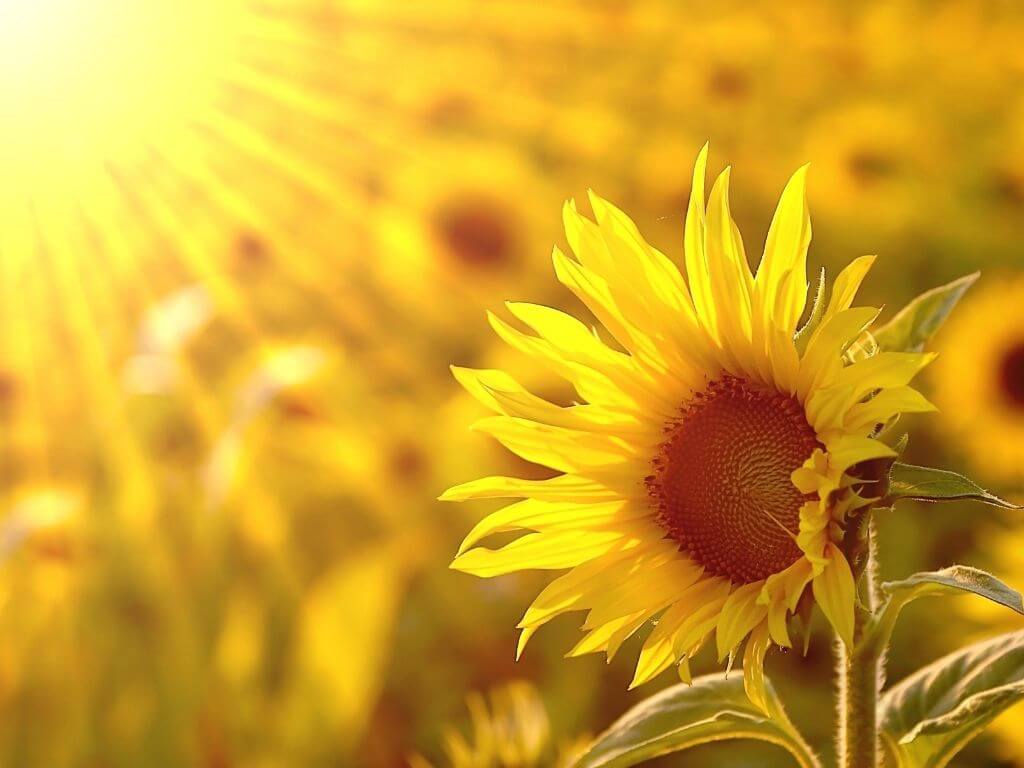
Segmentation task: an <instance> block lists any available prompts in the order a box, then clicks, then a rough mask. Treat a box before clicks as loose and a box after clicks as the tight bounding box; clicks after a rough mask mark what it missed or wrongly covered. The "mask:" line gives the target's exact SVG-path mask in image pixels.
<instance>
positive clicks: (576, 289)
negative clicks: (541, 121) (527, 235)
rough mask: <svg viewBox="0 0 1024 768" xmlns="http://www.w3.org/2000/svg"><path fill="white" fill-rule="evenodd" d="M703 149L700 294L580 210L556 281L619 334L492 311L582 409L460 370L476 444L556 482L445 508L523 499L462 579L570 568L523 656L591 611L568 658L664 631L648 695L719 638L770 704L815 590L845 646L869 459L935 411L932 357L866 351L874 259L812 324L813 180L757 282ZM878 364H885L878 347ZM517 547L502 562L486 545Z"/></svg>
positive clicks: (598, 202) (470, 557) (643, 677)
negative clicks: (924, 387)
mask: <svg viewBox="0 0 1024 768" xmlns="http://www.w3.org/2000/svg"><path fill="white" fill-rule="evenodd" d="M706 164H707V147H706V146H705V148H704V149H703V150H702V151H701V152H700V154H699V156H698V158H697V162H696V167H695V169H694V176H693V186H692V189H691V196H690V202H689V207H688V210H687V214H686V225H685V234H684V261H685V267H686V270H685V271H686V275H687V279H686V280H684V278H683V275H682V274H681V272H680V270H679V269H678V268H677V266H676V265H675V264H674V263H673V262H672V261H670V260H669V259H668V258H667V257H666V256H664V255H663V254H662V253H660V252H659V251H657V250H656V249H655V248H653V247H652V246H650V245H649V244H648V243H647V242H646V241H645V240H644V239H643V238H642V236H641V235H640V233H639V231H638V230H637V229H636V227H635V225H634V224H633V222H632V221H631V220H630V219H629V218H628V217H627V216H626V215H625V214H624V213H622V212H621V211H620V210H618V209H617V208H615V207H614V206H613V205H611V204H610V203H608V202H607V201H605V200H603V199H602V198H600V197H598V196H596V195H594V194H591V196H590V203H591V206H592V208H593V211H594V214H595V218H596V222H595V221H591V220H590V219H588V218H586V217H584V216H582V215H581V214H580V213H579V211H578V209H577V206H576V205H575V203H574V202H571V201H570V202H568V203H566V205H565V207H564V210H563V213H564V224H565V231H566V235H567V239H568V242H569V244H570V246H571V248H572V251H573V252H574V253H575V255H576V258H575V259H573V258H570V257H568V256H566V255H565V254H564V253H563V252H562V251H561V250H559V249H558V248H557V247H556V248H555V249H554V254H553V259H554V267H555V273H556V275H557V276H558V279H559V280H560V281H561V282H562V283H563V284H564V285H565V286H567V287H568V288H569V289H570V290H571V291H572V292H573V293H574V294H575V295H576V296H577V297H578V298H579V299H580V300H581V301H582V302H583V303H584V304H585V305H586V306H587V307H588V308H589V309H590V311H591V312H593V314H594V315H595V316H596V318H597V319H598V320H599V321H600V323H601V325H603V326H604V329H605V331H607V334H608V335H610V337H611V338H610V339H608V340H605V339H604V338H603V337H602V336H601V335H600V334H599V331H597V330H596V329H595V330H593V331H592V330H591V329H589V328H588V327H587V326H586V325H585V324H583V323H582V322H580V321H578V320H576V319H574V318H573V317H570V316H569V315H567V314H564V313H562V312H560V311H557V310H555V309H551V308H549V307H545V306H540V305H535V304H526V303H510V304H508V308H509V310H510V312H511V313H512V314H513V315H514V316H515V317H516V318H517V319H518V320H519V321H521V322H522V323H524V324H525V325H527V326H529V327H530V328H531V329H532V330H533V331H534V332H535V334H536V335H532V334H528V333H524V332H521V331H519V330H517V329H515V328H514V327H512V326H511V325H509V324H508V323H506V322H505V321H503V320H500V319H499V318H497V317H496V316H493V315H492V316H491V324H492V325H493V327H494V329H495V330H496V331H497V333H498V334H499V335H500V336H501V337H502V338H504V339H505V340H506V341H507V342H508V343H510V344H511V345H513V346H514V347H517V348H518V349H519V350H521V351H522V352H524V353H525V354H527V355H528V356H530V358H532V359H533V360H534V361H535V362H536V363H537V364H540V365H544V366H548V367H550V368H551V369H552V370H554V371H555V372H557V373H559V374H560V375H562V376H564V377H565V378H566V379H568V380H569V381H570V382H571V383H572V384H573V386H574V387H575V390H576V392H577V393H578V396H579V399H580V401H581V402H579V403H577V404H573V405H569V406H566V407H560V406H558V405H556V404H554V403H550V402H548V401H546V400H543V399H542V398H539V397H537V396H535V395H533V394H531V393H530V392H528V391H526V390H525V389H523V388H522V387H521V386H520V385H519V384H518V383H517V382H516V381H515V380H514V379H513V378H512V377H510V376H508V375H507V374H505V373H504V372H502V371H498V370H470V369H465V368H454V369H453V370H454V373H455V375H456V377H457V378H458V379H459V381H460V382H461V383H462V384H463V385H464V386H465V387H466V388H467V389H468V390H469V391H470V392H471V393H472V394H473V395H475V396H476V397H477V398H478V399H479V400H480V401H481V402H483V403H484V404H485V405H487V406H489V407H490V408H491V409H492V410H494V411H496V412H497V414H498V415H496V416H492V417H489V418H486V419H484V420H482V421H480V422H479V423H478V424H477V425H476V426H477V428H478V429H480V430H482V431H483V432H485V433H488V434H490V435H492V436H494V437H495V438H497V439H498V440H499V441H500V442H501V443H502V444H503V445H505V446H506V447H507V448H508V449H510V450H512V451H513V452H515V453H517V454H518V455H520V456H521V457H522V458H524V459H526V460H528V461H531V462H535V463H538V464H542V465H545V466H547V467H549V468H551V469H553V470H555V471H557V473H558V474H556V475H554V476H552V477H550V478H548V479H542V480H533V481H527V480H522V479H519V478H514V477H486V478H483V479H479V480H476V481H473V482H469V483H466V484H463V485H459V486H456V487H454V488H451V489H449V490H448V491H447V492H445V493H444V494H443V495H442V499H446V500H454V501H462V500H466V499H482V498H495V497H498V498H513V499H520V500H519V501H517V502H516V503H513V504H511V505H510V506H506V507H504V508H502V509H500V510H499V511H497V512H495V513H493V514H491V515H490V516H488V517H486V518H485V519H484V520H483V521H482V522H480V523H479V524H478V525H477V526H476V527H475V528H474V529H473V530H472V531H471V532H470V533H469V535H468V536H467V537H466V539H465V541H464V542H463V544H462V546H461V548H460V550H459V553H458V555H457V557H456V558H455V560H454V562H453V563H452V567H453V568H455V569H456V570H460V571H464V572H467V573H471V574H476V575H478V576H484V577H489V576H497V575H500V574H504V573H509V572H512V571H517V570H523V569H533V568H539V569H551V570H563V569H568V572H567V573H564V574H563V575H560V576H559V577H558V578H556V579H555V580H554V581H552V582H551V583H550V584H549V585H548V586H547V587H546V588H545V589H544V590H543V591H542V592H541V593H540V595H539V596H538V597H537V598H536V599H535V601H534V602H533V604H532V605H531V606H530V608H529V609H528V610H527V611H526V614H525V615H524V617H523V619H522V621H521V623H520V625H519V626H520V627H521V629H522V630H523V631H522V635H521V637H520V641H519V649H518V652H519V653H521V652H522V650H523V647H524V646H525V644H526V642H527V640H528V639H529V638H530V636H532V635H533V634H534V633H535V632H536V631H537V629H538V628H539V627H540V626H542V625H543V624H545V623H546V622H548V621H550V620H551V619H552V618H554V617H555V616H558V615H560V614H562V613H565V612H568V611H577V610H587V611H589V613H588V615H587V618H586V621H585V623H584V624H583V630H584V631H585V632H586V634H585V636H584V637H583V639H582V640H581V641H580V642H579V643H578V644H577V645H576V647H575V648H573V649H572V651H570V655H577V654H583V653H588V652H593V651H605V652H606V653H607V654H608V656H609V657H611V656H612V655H613V654H614V653H615V652H616V651H617V649H618V648H619V647H620V646H621V645H622V643H623V642H624V641H625V640H626V639H627V638H628V637H630V636H631V635H633V634H634V633H636V632H637V631H638V630H640V629H641V627H643V626H644V625H646V624H648V623H649V622H652V620H657V621H656V624H655V626H654V628H653V630H652V631H651V632H650V634H649V635H648V636H647V638H646V640H645V642H644V643H643V646H642V649H641V651H640V657H639V661H638V664H637V667H636V674H635V676H634V678H633V683H632V686H636V685H639V684H641V683H644V682H646V681H648V680H651V679H652V678H654V677H655V676H656V675H658V674H659V673H661V672H662V671H664V670H666V669H668V668H670V667H671V666H673V665H675V666H677V667H678V668H679V673H680V675H681V676H682V677H683V678H684V679H687V678H688V675H689V671H688V660H689V659H690V658H691V657H692V656H693V655H694V654H695V653H696V652H697V651H698V650H699V649H700V648H701V647H702V646H703V644H704V643H705V642H706V641H708V640H709V639H710V638H711V636H712V635H713V636H714V638H715V645H716V647H717V654H718V658H719V661H720V662H721V661H722V660H724V659H725V658H726V657H730V658H732V655H733V654H734V653H735V651H736V649H737V646H738V645H739V644H740V642H741V641H742V640H743V639H744V638H747V637H749V642H748V643H747V645H746V651H745V655H744V667H745V668H746V675H745V680H746V684H747V690H748V692H749V694H750V696H751V698H752V700H754V701H760V702H762V703H763V701H764V688H763V685H764V683H763V661H764V657H765V653H766V651H767V650H768V648H769V647H770V646H771V645H772V644H775V645H779V646H784V647H788V646H790V645H791V640H790V633H789V629H788V618H789V616H790V614H791V613H792V612H794V611H795V610H796V609H797V607H798V603H801V599H802V598H804V596H805V595H807V596H808V597H807V598H806V600H805V601H804V603H805V604H807V605H812V604H814V603H816V604H817V605H819V606H820V607H821V609H822V611H823V612H824V614H825V616H826V617H827V618H828V620H829V621H830V622H831V624H832V625H833V627H834V628H835V630H836V632H837V633H838V635H839V636H840V637H841V638H842V639H843V641H845V642H846V643H847V644H849V643H851V642H852V638H853V632H854V602H855V588H854V576H853V573H852V570H851V565H850V562H849V561H848V559H847V557H846V554H845V553H844V548H843V545H844V529H845V525H844V524H845V523H846V521H847V517H848V516H849V515H851V513H853V512H854V511H855V510H858V509H860V508H862V507H864V506H866V505H867V504H868V503H869V499H868V497H869V496H870V490H869V489H866V488H865V487H864V484H863V483H861V482H858V480H857V468H858V465H860V464H861V463H862V462H867V461H869V460H873V459H879V458H883V457H891V456H894V455H895V453H894V451H893V449H892V448H891V447H889V446H888V445H887V444H886V443H885V442H883V441H881V440H879V439H873V435H875V433H876V432H877V431H878V429H879V428H878V425H879V424H886V423H887V422H889V421H890V420H891V419H892V418H894V417H895V416H896V415H897V414H898V413H900V412H915V411H928V410H932V409H933V406H931V405H930V404H929V403H928V401H927V400H925V399H924V398H923V397H922V396H921V395H920V394H918V393H917V392H916V391H915V390H914V389H912V388H910V387H909V386H908V384H909V382H910V381H911V379H912V378H913V377H914V375H915V374H916V373H917V372H918V371H919V370H920V369H921V368H922V367H923V366H924V365H926V364H927V363H928V362H929V361H930V360H931V355H928V354H918V353H895V352H877V351H874V350H870V346H871V345H865V344H863V343H861V340H862V339H863V338H865V336H864V333H865V331H866V329H867V328H868V327H869V326H870V325H871V324H872V322H873V321H874V320H875V318H876V317H877V315H878V313H879V310H877V309H875V308H871V307H861V308H851V304H852V302H853V299H854V295H855V293H856V291H857V289H858V287H859V286H860V283H861V281H862V280H863V279H864V276H865V275H866V274H867V272H868V270H869V268H870V266H871V264H872V262H873V260H874V258H873V257H870V256H865V257H861V258H859V259H857V260H855V261H853V262H852V263H851V264H850V265H849V266H847V267H846V268H845V269H844V270H843V271H842V272H841V273H840V275H839V276H838V278H837V279H836V281H835V284H834V286H833V288H832V291H831V296H830V297H829V298H828V300H827V301H825V300H823V297H822V296H821V292H822V291H821V290H819V296H818V301H817V302H816V307H815V308H814V309H813V310H812V311H811V313H810V317H811V319H810V320H809V321H808V322H807V323H805V324H804V325H803V326H802V327H800V328H799V331H798V324H799V320H800V318H801V317H802V315H803V314H804V310H805V305H806V304H807V303H808V302H807V296H808V288H807V276H806V269H807V268H806V258H807V248H808V245H809V242H810V237H811V228H810V219H809V216H808V210H807V203H806V195H805V177H806V167H805V168H801V169H800V170H799V171H797V172H796V174H794V175H793V177H792V179H791V180H790V181H789V183H788V184H787V186H786V188H785V190H784V191H783V193H782V198H781V200H780V202H779V205H778V209H777V211H776V213H775V217H774V219H773V221H772V224H771V227H770V229H769V232H768V238H767V243H766V246H765V251H764V256H763V258H762V260H761V264H760V267H759V268H758V270H757V274H756V276H755V275H752V274H751V272H750V269H749V266H748V264H747V260H746V256H745V253H744V249H743V243H742V240H741V238H740V234H739V231H738V229H737V227H736V225H735V223H734V222H733V220H732V217H731V215H730V212H729V198H728V188H729V177H730V170H729V169H728V168H727V169H726V170H725V171H724V172H723V173H722V174H721V175H720V176H719V177H718V179H717V181H716V182H715V184H714V186H713V188H712V190H711V194H710V198H709V200H708V202H707V204H706V205H705V197H704V178H705V168H706ZM866 349H867V350H869V351H871V352H874V353H873V354H870V353H869V352H866V351H865V350H866ZM499 532H502V533H508V532H519V533H521V534H522V535H520V536H519V537H518V538H515V539H514V540H513V541H511V542H510V543H506V544H505V545H504V546H501V547H499V548H497V549H490V548H486V547H482V546H476V545H477V544H478V543H479V542H481V540H483V539H485V537H488V536H490V535H491V534H494V533H499Z"/></svg>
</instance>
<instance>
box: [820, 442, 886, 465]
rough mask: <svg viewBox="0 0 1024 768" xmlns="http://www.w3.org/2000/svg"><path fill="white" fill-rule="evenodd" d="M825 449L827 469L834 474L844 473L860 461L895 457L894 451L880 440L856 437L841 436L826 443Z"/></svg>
mask: <svg viewBox="0 0 1024 768" xmlns="http://www.w3.org/2000/svg"><path fill="white" fill-rule="evenodd" d="M827 447H828V465H829V468H830V469H832V470H833V471H836V472H845V471H846V470H848V469H849V468H850V467H852V466H854V465H855V464H860V463H861V462H862V461H870V460H871V459H882V458H886V457H889V456H895V455H896V451H894V450H893V449H892V448H890V447H889V446H888V445H886V444H885V443H883V442H882V441H881V440H873V439H871V438H869V437H860V436H857V435H841V436H839V437H837V438H835V439H834V440H830V441H828V446H827Z"/></svg>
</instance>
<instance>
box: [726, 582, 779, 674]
mask: <svg viewBox="0 0 1024 768" xmlns="http://www.w3.org/2000/svg"><path fill="white" fill-rule="evenodd" d="M763 586H764V582H763V581H755V582H753V583H751V584H744V585H743V586H741V587H738V588H737V589H736V590H735V591H734V592H733V593H732V594H731V595H729V597H728V599H727V600H726V601H725V605H723V606H722V615H721V617H720V618H719V620H718V628H717V630H716V632H715V640H716V643H717V646H718V661H719V662H721V661H722V660H723V659H725V657H726V656H728V655H729V653H730V652H731V651H732V650H733V649H734V648H735V647H736V645H737V644H738V643H739V642H740V640H742V639H743V638H744V637H745V636H746V634H747V633H748V632H750V630H752V629H753V628H754V627H755V626H757V624H758V623H759V622H761V621H763V620H764V618H765V617H766V616H767V615H768V607H767V606H765V605H762V604H761V603H759V602H758V601H757V598H758V595H760V593H761V588H762V587H763Z"/></svg>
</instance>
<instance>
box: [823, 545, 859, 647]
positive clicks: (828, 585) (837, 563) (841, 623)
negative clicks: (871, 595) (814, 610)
mask: <svg viewBox="0 0 1024 768" xmlns="http://www.w3.org/2000/svg"><path fill="white" fill-rule="evenodd" d="M825 557H826V558H827V560H828V564H827V565H826V566H825V568H824V569H823V570H822V572H821V573H819V574H818V575H817V576H815V577H814V581H813V582H812V589H813V590H814V600H815V602H817V603H818V605H820V606H821V612H822V613H824V614H825V618H827V619H828V620H829V623H830V624H832V627H833V628H834V629H835V631H836V634H837V635H839V637H840V639H841V640H842V641H843V642H844V643H845V644H846V647H847V648H850V647H852V646H853V611H854V602H855V599H856V594H855V592H856V587H855V585H854V583H853V572H852V571H851V570H850V564H849V563H848V562H846V556H845V555H843V553H842V551H841V550H840V549H839V547H837V546H836V545H835V544H832V543H829V544H828V546H827V547H826V549H825Z"/></svg>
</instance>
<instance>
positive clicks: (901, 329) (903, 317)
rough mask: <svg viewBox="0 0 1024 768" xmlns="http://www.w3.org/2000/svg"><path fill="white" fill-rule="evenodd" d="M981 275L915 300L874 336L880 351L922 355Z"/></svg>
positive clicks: (929, 292) (943, 287) (960, 280)
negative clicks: (925, 346) (926, 343)
mask: <svg viewBox="0 0 1024 768" xmlns="http://www.w3.org/2000/svg"><path fill="white" fill-rule="evenodd" d="M980 274H981V273H979V272H974V273H973V274H970V275H965V276H964V277H961V278H958V279H956V280H954V281H953V282H951V283H946V285H940V286H939V287H938V288H932V289H931V290H930V291H925V292H924V293H922V294H921V295H920V296H918V297H917V298H915V299H913V300H912V301H911V302H910V303H909V304H907V306H905V307H904V308H903V309H901V310H900V311H899V312H898V313H896V316H895V317H894V318H893V319H892V320H890V321H889V322H888V323H886V324H885V325H883V326H882V327H881V328H879V329H878V330H877V331H875V332H874V337H875V341H876V342H877V343H878V346H879V349H881V350H883V351H892V352H920V351H921V350H922V349H924V345H925V342H927V341H928V339H930V338H931V337H932V336H933V335H934V334H935V332H936V331H938V330H939V328H940V327H941V326H942V324H943V323H944V322H945V320H946V317H948V316H949V313H950V312H952V311H953V307H955V306H956V304H957V302H958V301H960V298H961V297H962V296H963V295H964V293H966V291H967V289H968V288H970V287H971V285H973V284H974V281H975V280H977V279H978V276H979V275H980Z"/></svg>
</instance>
